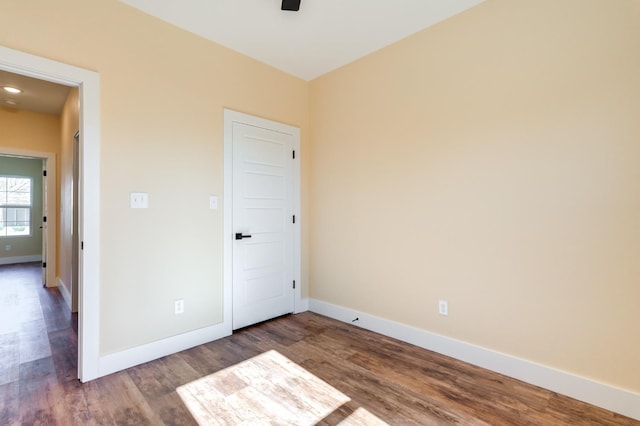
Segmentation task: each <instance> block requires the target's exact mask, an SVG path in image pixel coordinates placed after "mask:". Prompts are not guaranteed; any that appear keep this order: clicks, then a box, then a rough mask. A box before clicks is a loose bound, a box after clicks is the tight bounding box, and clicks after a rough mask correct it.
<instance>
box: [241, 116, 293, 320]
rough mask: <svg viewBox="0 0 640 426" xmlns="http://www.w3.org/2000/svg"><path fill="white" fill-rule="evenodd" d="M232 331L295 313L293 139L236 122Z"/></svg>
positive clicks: (286, 134) (285, 134)
mask: <svg viewBox="0 0 640 426" xmlns="http://www.w3.org/2000/svg"><path fill="white" fill-rule="evenodd" d="M232 132H233V135H232V141H233V184H232V185H233V206H232V210H233V225H232V228H233V233H234V235H233V243H232V251H233V314H232V317H233V321H232V322H233V329H234V330H235V329H238V328H241V327H246V326H248V325H251V324H255V323H258V322H261V321H265V320H268V319H271V318H275V317H277V316H280V315H284V314H287V313H291V312H293V311H294V262H293V256H294V254H293V236H294V233H293V222H294V216H293V214H294V213H293V162H294V161H296V160H295V159H294V157H295V155H294V153H293V135H291V134H288V133H283V132H280V131H277V130H274V129H270V128H265V127H260V126H255V125H249V124H245V123H239V122H234V123H233V128H232Z"/></svg>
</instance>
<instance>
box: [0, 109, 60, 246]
mask: <svg viewBox="0 0 640 426" xmlns="http://www.w3.org/2000/svg"><path fill="white" fill-rule="evenodd" d="M3 148H8V149H10V150H11V149H17V150H28V151H36V152H48V153H53V154H55V155H56V162H57V163H58V164H56V169H59V167H60V165H59V152H60V117H59V116H57V115H52V114H42V113H37V112H31V111H20V110H15V109H10V108H0V154H2V152H3ZM56 180H58V182H56V188H58V185H59V175H58V177H57V178H56ZM57 193H58V192H57V191H56V194H57ZM56 197H57V195H56ZM38 229H39V228H38ZM41 252H42V248H40V251H39V253H41Z"/></svg>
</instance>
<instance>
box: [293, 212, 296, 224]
mask: <svg viewBox="0 0 640 426" xmlns="http://www.w3.org/2000/svg"><path fill="white" fill-rule="evenodd" d="M293 223H296V215H295V214H294V215H293Z"/></svg>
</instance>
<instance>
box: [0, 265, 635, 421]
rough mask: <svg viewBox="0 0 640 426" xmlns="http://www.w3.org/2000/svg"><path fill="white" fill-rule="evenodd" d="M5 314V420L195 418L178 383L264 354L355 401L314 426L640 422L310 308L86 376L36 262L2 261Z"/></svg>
mask: <svg viewBox="0 0 640 426" xmlns="http://www.w3.org/2000/svg"><path fill="white" fill-rule="evenodd" d="M0 320H1V322H0V345H1V346H0V425H73V424H75V425H85V424H93V425H163V424H164V425H192V424H195V421H194V419H193V417H192V416H191V414H190V412H189V410H188V409H187V408H186V407H185V405H184V403H183V402H182V400H181V398H180V397H179V395H178V394H177V392H176V388H178V387H179V386H182V385H184V384H187V383H190V382H192V381H194V380H197V379H199V378H202V377H204V376H207V375H209V374H212V373H215V372H217V371H220V370H222V369H224V368H227V367H231V366H233V365H236V364H237V363H239V362H241V361H244V360H247V359H249V358H251V357H253V356H256V355H258V354H261V353H264V352H266V351H269V350H276V351H278V352H279V353H280V354H282V355H284V356H285V357H287V358H289V359H290V360H292V361H294V362H295V363H297V364H298V365H299V366H301V367H303V368H304V369H306V370H307V371H309V372H310V373H312V374H314V375H315V376H317V377H318V378H320V379H322V380H324V381H326V382H327V383H329V384H330V385H331V386H333V387H334V388H336V389H337V390H339V391H340V392H342V393H344V394H346V395H347V396H348V397H349V398H351V400H350V401H349V402H347V403H346V404H344V405H343V406H341V407H340V408H338V409H337V410H335V411H334V412H332V413H331V414H330V415H328V416H326V417H324V418H323V419H320V420H319V421H318V423H317V424H322V425H335V424H339V423H340V422H341V421H343V420H345V419H348V416H349V415H351V414H352V413H355V412H356V411H357V410H358V409H362V408H364V409H366V410H367V411H368V412H370V413H372V414H373V415H374V416H376V417H378V418H379V419H381V420H383V421H385V422H387V423H388V424H391V425H405V424H407V425H408V424H433V425H441V424H442V425H450V424H474V425H476V424H477V425H486V424H491V425H502V424H504V425H640V422H637V421H634V420H632V419H628V418H625V417H622V416H619V415H617V414H614V413H611V412H608V411H605V410H602V409H599V408H596V407H593V406H590V405H587V404H584V403H581V402H578V401H575V400H572V399H570V398H567V397H564V396H562V395H558V394H555V393H553V392H550V391H547V390H544V389H540V388H537V387H535V386H531V385H528V384H525V383H522V382H519V381H517V380H513V379H510V378H507V377H504V376H501V375H499V374H495V373H492V372H490V371H487V370H484V369H481V368H478V367H474V366H471V365H468V364H465V363H462V362H460V361H456V360H453V359H451V358H447V357H445V356H441V355H438V354H435V353H433V352H430V351H427V350H423V349H420V348H417V347H415V346H411V345H408V344H405V343H402V342H399V341H397V340H394V339H390V338H387V337H384V336H380V335H378V334H375V333H371V332H368V331H365V330H362V329H359V328H357V327H354V326H351V325H348V324H343V323H340V322H337V321H334V320H331V319H329V318H326V317H322V316H320V315H316V314H313V313H304V314H299V315H292V316H286V317H282V318H278V319H276V320H273V321H270V322H266V323H263V324H259V325H256V326H253V327H249V328H246V329H243V330H240V331H239V332H236V333H234V335H233V336H230V337H228V338H225V339H221V340H218V341H216V342H212V343H209V344H206V345H201V346H198V347H195V348H192V349H189V350H186V351H183V352H180V353H177V354H174V355H170V356H167V357H164V358H162V359H159V360H156V361H153V362H149V363H146V364H143V365H140V366H137V367H134V368H130V369H128V370H126V371H123V372H119V373H115V374H112V375H110V376H107V377H103V378H101V379H98V380H94V381H92V382H89V383H85V384H81V383H80V382H79V381H78V380H77V379H76V362H77V318H76V317H75V316H74V315H71V313H70V311H69V309H68V307H67V306H66V304H65V302H64V300H63V299H62V297H61V295H60V293H59V291H58V290H57V289H45V288H43V287H42V285H41V284H40V269H39V266H38V265H37V264H26V265H9V266H0ZM230 386H233V384H231V385H230ZM235 386H237V384H235ZM274 424H279V423H277V422H276V423H274ZM360 424H365V423H360Z"/></svg>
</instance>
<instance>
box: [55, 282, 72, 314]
mask: <svg viewBox="0 0 640 426" xmlns="http://www.w3.org/2000/svg"><path fill="white" fill-rule="evenodd" d="M56 282H57V283H58V290H60V294H62V298H63V299H64V301H65V302H67V306H68V307H69V309H71V293H69V289H67V286H66V285H65V283H64V281H62V279H60V277H57V278H56Z"/></svg>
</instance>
